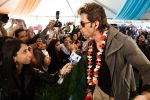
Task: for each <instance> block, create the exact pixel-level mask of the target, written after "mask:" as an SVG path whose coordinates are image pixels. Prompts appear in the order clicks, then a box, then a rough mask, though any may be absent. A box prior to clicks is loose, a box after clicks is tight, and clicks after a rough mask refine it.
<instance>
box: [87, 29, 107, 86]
mask: <svg viewBox="0 0 150 100" xmlns="http://www.w3.org/2000/svg"><path fill="white" fill-rule="evenodd" d="M107 32H108V31H104V33H103V35H102V36H101V37H100V40H101V44H100V45H99V52H97V55H96V66H95V68H94V71H92V70H91V68H92V64H93V62H92V52H93V42H94V40H93V39H91V41H90V42H91V43H90V44H89V46H88V52H87V58H88V69H87V80H88V85H90V86H91V85H97V84H98V79H97V78H98V70H99V69H100V68H101V67H102V63H101V58H102V53H103V51H104V50H103V49H104V47H105V44H106V38H107Z"/></svg>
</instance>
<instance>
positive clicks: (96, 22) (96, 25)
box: [95, 21, 99, 30]
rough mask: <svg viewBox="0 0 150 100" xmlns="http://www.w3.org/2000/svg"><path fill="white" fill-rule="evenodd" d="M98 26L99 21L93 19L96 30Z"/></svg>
mask: <svg viewBox="0 0 150 100" xmlns="http://www.w3.org/2000/svg"><path fill="white" fill-rule="evenodd" d="M98 27H99V21H95V29H96V30H97V29H98Z"/></svg>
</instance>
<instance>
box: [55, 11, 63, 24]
mask: <svg viewBox="0 0 150 100" xmlns="http://www.w3.org/2000/svg"><path fill="white" fill-rule="evenodd" d="M58 19H59V11H56V24H55V25H54V27H61V26H62V23H61V22H60V21H59V20H58Z"/></svg>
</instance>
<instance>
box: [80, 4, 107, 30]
mask: <svg viewBox="0 0 150 100" xmlns="http://www.w3.org/2000/svg"><path fill="white" fill-rule="evenodd" d="M83 13H85V14H87V19H88V20H89V21H90V22H94V21H99V23H100V24H99V27H98V30H99V31H100V32H103V31H104V30H105V28H106V27H107V28H109V25H108V23H107V18H106V14H105V10H104V8H103V7H102V6H100V5H98V4H96V3H85V5H83V6H82V7H81V8H79V10H78V14H79V15H81V14H83Z"/></svg>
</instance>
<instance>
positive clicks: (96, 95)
mask: <svg viewBox="0 0 150 100" xmlns="http://www.w3.org/2000/svg"><path fill="white" fill-rule="evenodd" d="M93 100H114V98H113V97H110V96H109V95H108V94H106V93H104V92H103V91H102V90H101V89H100V87H99V86H98V85H96V86H95V89H94V92H93Z"/></svg>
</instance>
